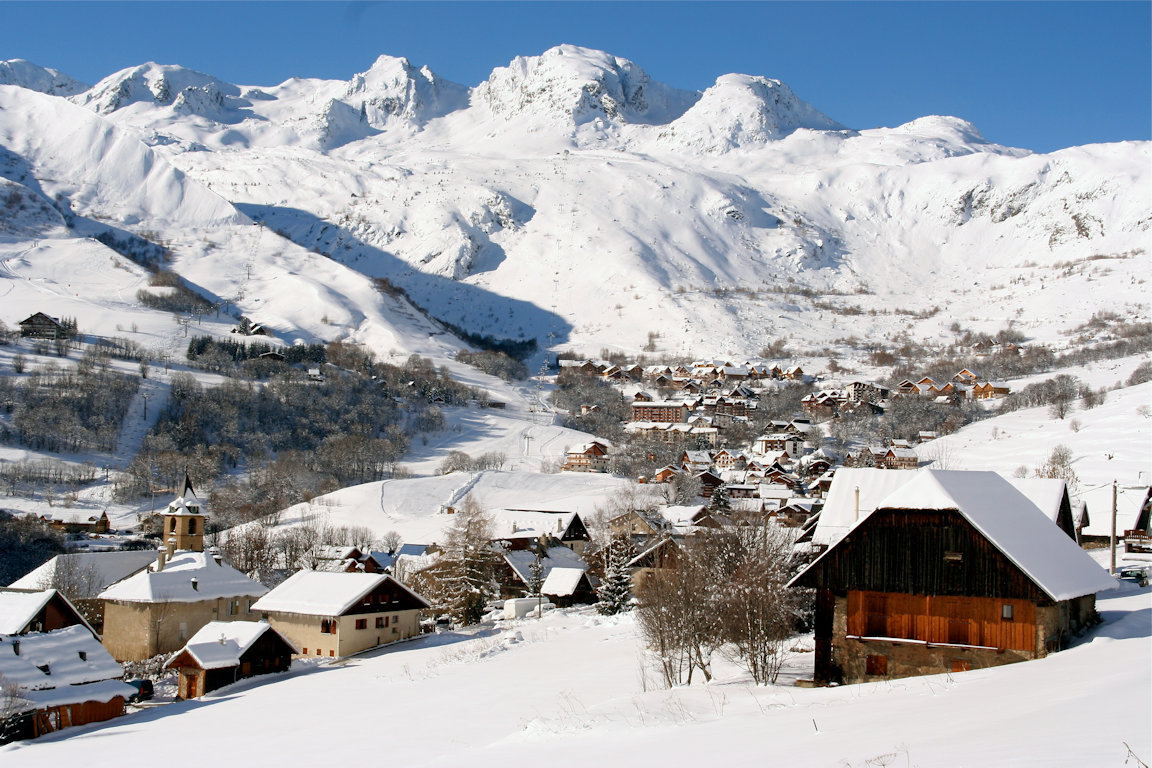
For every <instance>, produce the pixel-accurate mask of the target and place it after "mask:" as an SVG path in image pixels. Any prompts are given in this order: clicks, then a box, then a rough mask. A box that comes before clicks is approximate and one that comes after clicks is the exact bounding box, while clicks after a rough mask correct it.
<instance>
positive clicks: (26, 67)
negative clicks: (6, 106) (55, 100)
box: [0, 59, 89, 96]
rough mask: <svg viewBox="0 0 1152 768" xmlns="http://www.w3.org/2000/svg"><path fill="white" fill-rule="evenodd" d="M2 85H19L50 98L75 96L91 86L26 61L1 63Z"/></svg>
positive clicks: (0, 82)
mask: <svg viewBox="0 0 1152 768" xmlns="http://www.w3.org/2000/svg"><path fill="white" fill-rule="evenodd" d="M0 85H18V86H20V87H21V88H27V89H28V90H30V91H38V92H40V93H46V94H48V95H49V96H75V95H76V94H78V93H83V92H84V91H86V90H88V88H89V86H87V85H85V84H84V83H81V82H80V81H78V80H73V79H72V78H71V77H69V76H68V75H66V74H64V73H63V72H60V71H59V70H56V69H48V68H47V67H41V66H39V65H37V64H33V63H32V62H30V61H25V60H24V59H9V60H8V61H0Z"/></svg>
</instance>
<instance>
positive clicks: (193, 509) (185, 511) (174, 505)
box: [164, 496, 204, 516]
mask: <svg viewBox="0 0 1152 768" xmlns="http://www.w3.org/2000/svg"><path fill="white" fill-rule="evenodd" d="M164 514H166V515H201V516H202V515H203V514H204V513H203V512H201V511H200V502H199V500H197V498H196V497H195V496H193V497H192V498H191V499H185V498H184V497H183V496H177V497H176V498H175V499H173V500H172V501H170V502H169V503H168V508H167V509H166V510H164Z"/></svg>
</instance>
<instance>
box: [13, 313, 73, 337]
mask: <svg viewBox="0 0 1152 768" xmlns="http://www.w3.org/2000/svg"><path fill="white" fill-rule="evenodd" d="M20 335H21V336H23V337H25V338H30V339H63V338H67V337H68V336H69V335H71V334H70V332H69V330H68V328H67V327H65V326H64V324H63V323H61V322H60V321H59V320H57V319H56V318H54V317H49V316H48V315H46V314H44V313H43V312H37V313H36V314H34V315H32V316H30V317H27V318H25V319H23V320H21V321H20Z"/></svg>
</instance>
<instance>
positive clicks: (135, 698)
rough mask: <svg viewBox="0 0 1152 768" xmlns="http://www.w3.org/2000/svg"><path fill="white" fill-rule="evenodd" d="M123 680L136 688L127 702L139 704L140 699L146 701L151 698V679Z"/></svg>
mask: <svg viewBox="0 0 1152 768" xmlns="http://www.w3.org/2000/svg"><path fill="white" fill-rule="evenodd" d="M124 682H126V683H128V685H130V686H132V687H133V688H135V689H136V693H134V694H132V695H131V696H129V697H128V702H129V703H131V704H139V703H140V702H141V701H148V700H149V699H151V698H152V693H153V691H152V681H151V680H125V681H124Z"/></svg>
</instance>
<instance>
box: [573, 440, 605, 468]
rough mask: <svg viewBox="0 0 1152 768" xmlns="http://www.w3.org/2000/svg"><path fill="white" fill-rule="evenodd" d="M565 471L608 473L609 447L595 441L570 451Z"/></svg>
mask: <svg viewBox="0 0 1152 768" xmlns="http://www.w3.org/2000/svg"><path fill="white" fill-rule="evenodd" d="M563 469H564V471H565V472H607V471H608V445H607V444H606V443H602V442H600V441H599V440H593V441H592V442H590V443H583V444H582V445H578V446H576V447H575V448H572V449H570V450H568V452H567V453H566V454H565V459H564V467H563Z"/></svg>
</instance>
